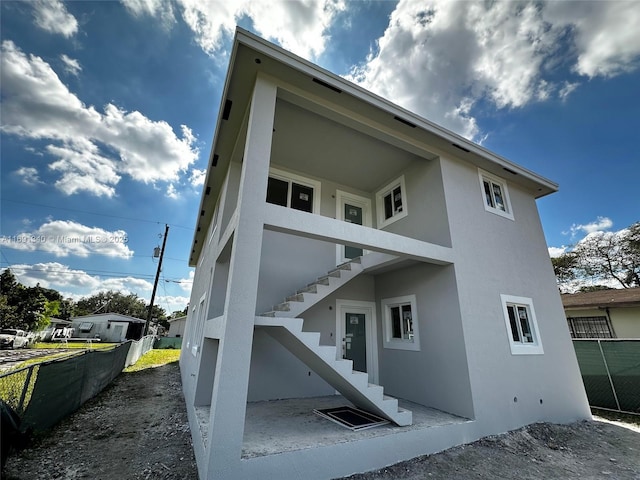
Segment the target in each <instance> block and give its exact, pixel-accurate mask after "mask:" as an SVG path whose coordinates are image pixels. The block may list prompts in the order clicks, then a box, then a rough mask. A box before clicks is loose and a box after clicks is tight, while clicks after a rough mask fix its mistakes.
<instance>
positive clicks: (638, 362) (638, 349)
mask: <svg viewBox="0 0 640 480" xmlns="http://www.w3.org/2000/svg"><path fill="white" fill-rule="evenodd" d="M573 346H574V348H575V351H576V356H577V358H578V365H579V366H580V373H581V374H582V381H583V382H584V387H585V390H586V391H587V398H588V399H589V405H591V406H592V407H598V408H606V409H609V410H617V411H620V412H627V413H636V414H640V340H615V339H606V340H605V339H594V340H574V341H573Z"/></svg>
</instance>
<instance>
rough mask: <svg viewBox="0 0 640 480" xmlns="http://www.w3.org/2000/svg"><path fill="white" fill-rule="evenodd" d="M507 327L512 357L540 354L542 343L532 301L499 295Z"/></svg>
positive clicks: (542, 351)
mask: <svg viewBox="0 0 640 480" xmlns="http://www.w3.org/2000/svg"><path fill="white" fill-rule="evenodd" d="M500 298H501V300H502V308H503V313H504V321H505V325H506V327H507V336H508V337H509V345H510V347H511V353H512V354H513V355H535V354H542V353H544V350H543V349H542V341H541V339H540V331H539V330H538V322H537V320H536V314H535V311H534V309H533V301H532V300H531V299H530V298H526V297H514V296H512V295H500Z"/></svg>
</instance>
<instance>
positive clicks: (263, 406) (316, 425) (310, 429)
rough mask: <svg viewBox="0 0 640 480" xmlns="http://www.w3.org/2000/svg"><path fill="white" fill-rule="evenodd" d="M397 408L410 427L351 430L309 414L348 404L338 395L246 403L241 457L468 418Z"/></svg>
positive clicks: (204, 413) (203, 426)
mask: <svg viewBox="0 0 640 480" xmlns="http://www.w3.org/2000/svg"><path fill="white" fill-rule="evenodd" d="M399 403H400V406H401V407H403V408H406V409H408V410H411V411H412V412H413V424H412V425H410V426H408V427H398V426H395V425H394V424H389V425H382V426H378V427H374V428H369V429H366V430H361V431H358V432H354V431H351V430H349V429H347V428H345V427H342V426H340V425H338V424H336V423H334V422H332V421H330V420H327V419H326V418H322V417H320V416H319V415H316V414H315V413H313V410H314V409H320V408H331V407H339V406H344V405H351V404H350V403H349V401H348V400H346V399H345V398H344V397H342V396H341V395H331V396H327V397H312V398H294V399H288V400H274V401H269V402H252V403H249V404H247V413H246V422H245V429H244V445H243V449H242V458H244V459H248V458H255V457H261V456H266V455H275V454H279V453H283V452H291V451H295V450H304V449H309V448H316V447H324V446H330V445H335V444H339V443H346V442H354V441H358V440H363V439H367V438H373V437H380V436H386V435H391V434H394V433H398V432H407V431H411V430H422V429H426V428H429V427H436V426H443V425H451V424H460V423H465V422H469V420H468V419H466V418H462V417H458V416H455V415H451V414H449V413H445V412H442V411H440V410H435V409H432V408H427V407H424V406H422V405H418V404H415V403H411V402H406V401H403V400H400V402H399ZM196 414H197V416H198V419H199V423H200V431H201V434H202V436H203V438H205V443H206V437H207V433H208V432H207V430H208V428H207V427H208V422H209V407H198V408H196Z"/></svg>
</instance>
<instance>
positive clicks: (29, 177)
mask: <svg viewBox="0 0 640 480" xmlns="http://www.w3.org/2000/svg"><path fill="white" fill-rule="evenodd" d="M14 173H15V174H16V175H18V176H19V177H20V178H21V179H22V183H24V184H25V185H29V186H34V185H38V184H41V183H44V182H43V181H42V180H40V177H39V176H38V170H37V169H35V168H34V167H20V168H19V169H18V170H16V171H15V172H14Z"/></svg>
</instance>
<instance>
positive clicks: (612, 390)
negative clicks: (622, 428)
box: [598, 339, 622, 412]
mask: <svg viewBox="0 0 640 480" xmlns="http://www.w3.org/2000/svg"><path fill="white" fill-rule="evenodd" d="M598 347H599V348H600V355H602V361H603V362H604V369H605V370H606V371H607V377H608V378H609V385H611V392H612V393H613V398H614V400H615V401H616V406H617V407H618V411H619V412H621V411H622V409H621V408H620V402H618V395H617V394H616V387H614V386H613V380H612V379H611V373H610V372H609V365H608V364H607V359H606V357H605V356H604V351H603V350H602V344H601V343H600V339H598Z"/></svg>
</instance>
